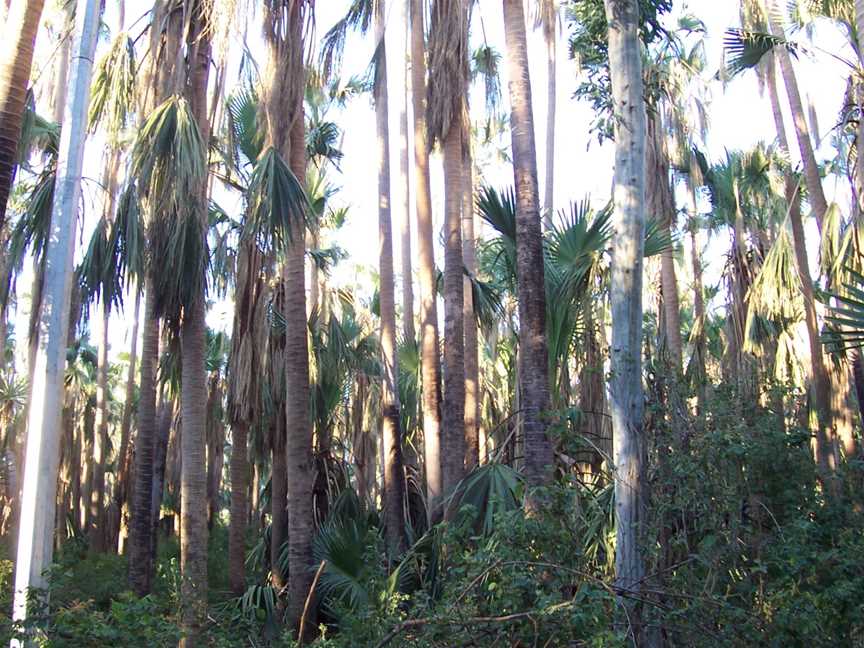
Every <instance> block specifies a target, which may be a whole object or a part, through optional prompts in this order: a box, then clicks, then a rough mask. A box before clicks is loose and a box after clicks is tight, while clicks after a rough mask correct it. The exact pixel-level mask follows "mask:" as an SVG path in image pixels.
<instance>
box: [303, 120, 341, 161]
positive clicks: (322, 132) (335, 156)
mask: <svg viewBox="0 0 864 648" xmlns="http://www.w3.org/2000/svg"><path fill="white" fill-rule="evenodd" d="M341 137H342V131H341V129H340V128H339V126H338V125H337V124H336V123H335V122H332V121H318V122H311V123H310V124H309V125H308V127H307V129H306V155H307V156H308V157H309V158H310V159H312V160H315V161H316V163H317V162H318V161H320V160H329V161H330V162H332V163H333V164H337V163H338V162H339V160H341V159H342V155H343V154H342V151H341V150H340V149H339V147H338V144H339V140H340V139H341Z"/></svg>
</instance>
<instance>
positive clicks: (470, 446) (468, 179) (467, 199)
mask: <svg viewBox="0 0 864 648" xmlns="http://www.w3.org/2000/svg"><path fill="white" fill-rule="evenodd" d="M465 96H466V108H467V106H468V101H467V97H468V91H467V88H466V91H465ZM469 117H470V115H469V114H468V113H467V112H466V114H465V119H463V120H462V121H463V124H462V182H463V184H464V188H463V190H462V259H463V262H464V263H465V277H464V280H463V291H464V295H463V315H462V317H463V321H464V325H465V470H466V472H467V471H470V470H472V469H473V468H475V467H476V466H477V465H478V464H479V463H480V362H479V347H478V327H477V319H476V317H475V315H474V311H475V304H474V291H473V283H472V280H473V278H474V277H476V275H477V249H476V241H475V234H474V173H473V171H474V169H473V164H474V162H473V160H472V156H471V120H470V118H469Z"/></svg>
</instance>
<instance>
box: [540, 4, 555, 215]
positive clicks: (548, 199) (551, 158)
mask: <svg viewBox="0 0 864 648" xmlns="http://www.w3.org/2000/svg"><path fill="white" fill-rule="evenodd" d="M556 17H557V16H556ZM556 26H557V25H556V24H555V23H554V22H553V23H552V25H548V26H544V38H545V41H546V185H545V187H544V188H543V189H544V199H543V218H544V223H545V225H546V229H552V221H553V217H554V215H555V108H556V105H555V104H556V103H557V92H556V85H557V83H556V81H557V79H556V76H557V65H556V58H557V57H556V50H557V43H556V40H555V36H556Z"/></svg>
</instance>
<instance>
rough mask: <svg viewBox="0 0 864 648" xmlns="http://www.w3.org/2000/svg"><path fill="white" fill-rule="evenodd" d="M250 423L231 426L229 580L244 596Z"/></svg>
mask: <svg viewBox="0 0 864 648" xmlns="http://www.w3.org/2000/svg"><path fill="white" fill-rule="evenodd" d="M248 432H249V427H248V426H247V425H246V423H245V422H243V421H238V422H237V423H235V424H234V426H233V427H232V428H231V436H232V439H231V524H230V526H229V528H228V582H229V584H230V586H231V592H232V593H233V594H234V595H235V596H240V595H241V594H243V592H244V591H245V590H246V519H247V517H248V515H249V512H248V508H249V504H248V499H247V491H248V490H249V459H248V458H247V452H248V447H247V446H248V441H247V437H248Z"/></svg>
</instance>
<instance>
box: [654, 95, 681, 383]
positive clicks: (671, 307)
mask: <svg viewBox="0 0 864 648" xmlns="http://www.w3.org/2000/svg"><path fill="white" fill-rule="evenodd" d="M645 168H646V169H647V172H646V175H645V181H646V187H645V193H646V196H645V197H646V200H647V201H648V210H649V212H650V213H651V214H653V215H654V217H655V218H657V219H659V222H660V226H661V228H662V229H663V231H664V232H665V233H667V234H669V235H671V234H672V225H673V222H674V219H675V213H676V211H675V200H674V197H673V194H672V187H671V185H670V184H669V183H670V178H669V157H668V153H667V151H666V143H665V142H664V140H663V124H662V122H661V117H660V114H659V112H655V113H654V114H653V115H652V117H651V119H650V120H649V123H648V137H647V141H646V154H645ZM660 284H661V287H662V290H663V316H664V317H665V319H666V346H667V351H668V353H669V357H670V358H671V360H672V366H673V367H674V368H675V370H676V371H677V372H678V373H680V372H681V369H682V362H683V360H682V357H683V350H682V349H683V344H682V342H681V310H680V306H679V298H678V279H677V277H676V274H675V255H674V251H673V250H672V249H671V248H670V249H667V250H664V251H663V252H662V253H661V255H660Z"/></svg>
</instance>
